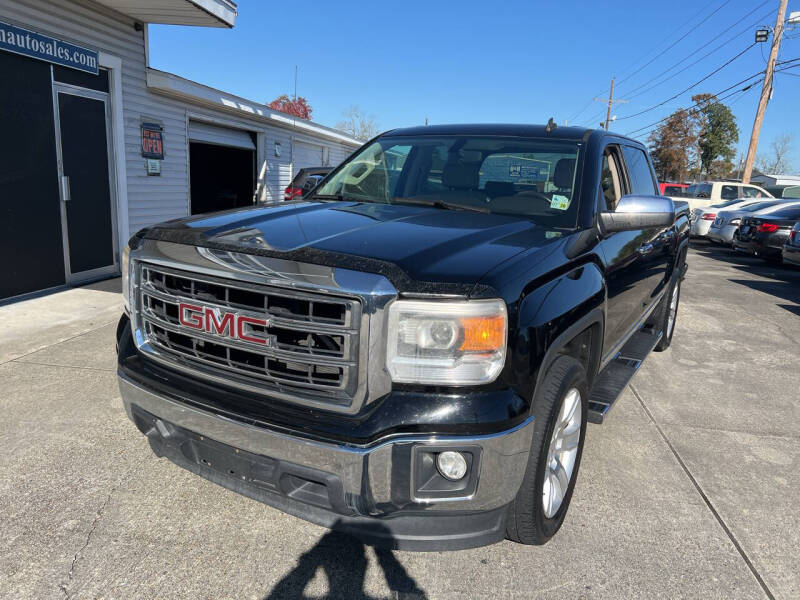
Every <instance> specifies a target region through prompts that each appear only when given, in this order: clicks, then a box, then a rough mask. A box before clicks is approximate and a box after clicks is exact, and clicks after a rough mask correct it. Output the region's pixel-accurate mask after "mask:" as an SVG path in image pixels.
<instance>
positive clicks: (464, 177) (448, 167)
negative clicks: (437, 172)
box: [437, 162, 489, 206]
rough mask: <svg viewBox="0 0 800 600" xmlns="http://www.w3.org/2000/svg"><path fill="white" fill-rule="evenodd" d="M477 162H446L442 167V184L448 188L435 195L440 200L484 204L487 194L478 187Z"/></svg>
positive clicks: (476, 204) (487, 198)
mask: <svg viewBox="0 0 800 600" xmlns="http://www.w3.org/2000/svg"><path fill="white" fill-rule="evenodd" d="M479 168H480V164H478V163H460V162H448V163H446V164H445V165H444V168H443V169H442V185H444V186H445V187H446V188H448V189H447V190H445V191H442V192H439V193H438V194H437V195H438V196H439V198H441V199H442V200H445V201H448V202H456V203H460V204H468V205H473V206H481V205H486V203H487V202H488V201H489V196H488V195H487V194H486V192H483V191H481V190H479V189H478V185H479V180H480V176H479V174H478V169H479Z"/></svg>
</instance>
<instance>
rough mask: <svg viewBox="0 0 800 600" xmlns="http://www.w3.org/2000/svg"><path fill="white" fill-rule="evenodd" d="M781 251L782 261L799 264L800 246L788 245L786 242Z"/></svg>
mask: <svg viewBox="0 0 800 600" xmlns="http://www.w3.org/2000/svg"><path fill="white" fill-rule="evenodd" d="M782 252H783V262H785V263H788V264H792V265H797V266H800V246H790V245H789V244H786V245H785V246H784V247H783V251H782Z"/></svg>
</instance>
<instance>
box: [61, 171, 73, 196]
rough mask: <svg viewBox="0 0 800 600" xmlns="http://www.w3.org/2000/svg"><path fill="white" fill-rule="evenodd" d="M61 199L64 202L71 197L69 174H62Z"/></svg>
mask: <svg viewBox="0 0 800 600" xmlns="http://www.w3.org/2000/svg"><path fill="white" fill-rule="evenodd" d="M61 199H62V200H63V201H64V202H69V201H70V199H71V196H70V191H69V176H68V175H62V176H61Z"/></svg>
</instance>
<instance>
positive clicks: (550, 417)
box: [506, 356, 588, 544]
mask: <svg viewBox="0 0 800 600" xmlns="http://www.w3.org/2000/svg"><path fill="white" fill-rule="evenodd" d="M587 400H588V389H587V385H586V371H585V370H584V368H583V365H582V364H581V363H580V362H579V361H577V360H576V359H574V358H572V357H570V356H561V357H559V358H557V359H556V360H555V361H554V362H553V364H552V365H551V366H550V368H549V369H548V371H547V374H546V375H545V377H544V380H543V381H542V384H541V393H539V394H537V397H536V398H535V399H534V409H533V411H534V431H533V442H532V444H531V451H530V455H529V457H528V466H527V468H526V470H525V476H524V478H523V481H522V485H521V486H520V489H519V491H518V492H517V496H516V497H515V498H514V500H513V502H512V503H511V504H510V505H509V508H508V515H507V520H506V537H508V539H510V540H513V541H515V542H520V543H522V544H544V543H545V542H547V541H548V540H549V539H550V538H551V537H553V535H554V534H555V533H556V532H557V531H558V530H559V528H560V527H561V524H562V523H563V522H564V517H565V516H566V514H567V508H568V507H569V503H570V500H571V499H572V492H573V490H574V488H575V480H576V479H577V476H578V467H579V466H580V462H581V454H582V452H583V441H584V437H585V435H586V422H587V421H586V412H587Z"/></svg>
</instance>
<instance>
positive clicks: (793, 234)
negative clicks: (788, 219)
mask: <svg viewBox="0 0 800 600" xmlns="http://www.w3.org/2000/svg"><path fill="white" fill-rule="evenodd" d="M783 262H784V263H785V264H791V265H795V266H798V267H800V222H797V223H795V224H794V227H792V230H791V231H790V232H789V239H788V240H786V243H785V244H784V245H783Z"/></svg>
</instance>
